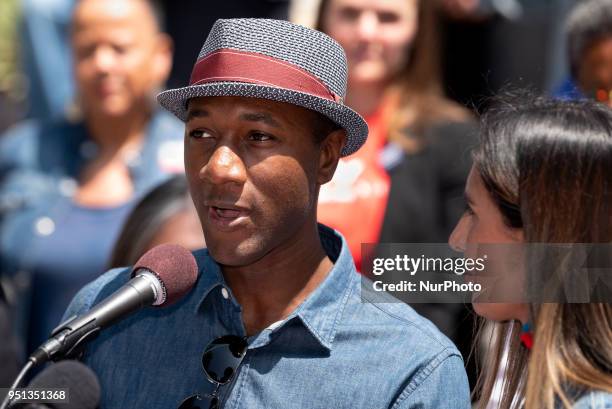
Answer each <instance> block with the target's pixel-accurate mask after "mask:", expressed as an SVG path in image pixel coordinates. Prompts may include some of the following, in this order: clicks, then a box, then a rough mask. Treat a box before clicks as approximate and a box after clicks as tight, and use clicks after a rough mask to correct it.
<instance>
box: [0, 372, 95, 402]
mask: <svg viewBox="0 0 612 409" xmlns="http://www.w3.org/2000/svg"><path fill="white" fill-rule="evenodd" d="M28 389H38V390H46V391H52V390H59V389H63V390H66V391H67V394H66V397H65V399H64V400H65V402H61V403H60V402H59V400H58V401H57V402H50V403H44V404H43V403H26V402H20V401H14V402H13V403H12V404H11V405H10V406H9V408H11V409H60V408H61V409H96V408H97V407H98V404H99V403H100V383H99V382H98V377H97V376H96V374H94V373H93V371H92V370H91V369H89V368H88V367H87V366H85V365H83V364H82V363H80V362H77V361H61V362H58V363H56V364H52V365H49V367H47V368H45V370H44V371H42V372H41V373H39V374H38V375H37V376H36V377H35V378H34V379H33V380H32V382H30V384H29V385H28Z"/></svg>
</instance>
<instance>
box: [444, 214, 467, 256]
mask: <svg viewBox="0 0 612 409" xmlns="http://www.w3.org/2000/svg"><path fill="white" fill-rule="evenodd" d="M467 219H468V218H467V217H465V215H464V216H462V217H461V219H459V221H458V222H457V225H456V226H455V228H454V229H453V232H452V233H451V234H450V236H449V238H448V244H449V245H450V247H451V248H452V249H453V250H455V251H459V252H462V253H463V252H465V250H466V247H467V231H468V225H467V223H468V220H467Z"/></svg>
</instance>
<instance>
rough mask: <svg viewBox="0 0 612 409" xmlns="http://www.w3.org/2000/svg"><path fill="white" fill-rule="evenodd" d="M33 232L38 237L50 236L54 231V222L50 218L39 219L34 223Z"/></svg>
mask: <svg viewBox="0 0 612 409" xmlns="http://www.w3.org/2000/svg"><path fill="white" fill-rule="evenodd" d="M34 231H35V232H36V234H38V235H39V236H50V235H51V234H53V232H54V231H55V222H54V221H53V220H52V219H51V218H50V217H46V216H45V217H40V218H38V219H36V221H35V222H34Z"/></svg>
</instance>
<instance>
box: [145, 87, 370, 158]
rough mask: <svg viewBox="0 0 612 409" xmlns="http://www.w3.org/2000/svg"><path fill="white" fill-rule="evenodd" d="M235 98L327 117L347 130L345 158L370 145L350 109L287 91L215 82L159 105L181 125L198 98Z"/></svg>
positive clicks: (176, 92) (167, 96)
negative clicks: (284, 104)
mask: <svg viewBox="0 0 612 409" xmlns="http://www.w3.org/2000/svg"><path fill="white" fill-rule="evenodd" d="M215 96H235V97H250V98H263V99H269V100H272V101H278V102H287V103H289V104H293V105H297V106H301V107H303V108H307V109H311V110H313V111H316V112H318V113H320V114H323V115H325V116H326V117H328V118H329V119H331V120H332V121H334V122H335V123H337V124H338V125H340V126H341V127H342V128H344V129H345V130H346V133H347V141H346V145H345V146H344V148H343V149H342V153H341V155H342V156H348V155H350V154H351V153H353V152H355V151H357V150H358V149H359V148H360V147H361V145H363V143H364V142H365V141H366V138H367V136H368V125H367V124H366V122H365V120H364V119H363V118H362V117H361V116H360V115H359V114H358V113H357V112H355V111H353V110H352V109H350V108H349V107H347V106H345V105H342V104H339V103H336V102H333V101H330V100H327V99H324V98H320V97H317V96H314V95H310V94H305V93H302V92H298V91H293V90H289V89H284V88H278V87H272V86H267V85H260V84H250V83H243V82H215V83H209V84H202V85H191V86H188V87H184V88H177V89H172V90H168V91H164V92H162V93H160V94H159V95H158V96H157V101H158V102H159V104H160V105H161V106H162V107H164V108H165V109H167V110H168V111H170V112H172V113H173V114H174V115H176V117H177V118H179V119H180V120H181V121H183V122H185V121H186V120H187V101H188V100H189V99H191V98H196V97H215Z"/></svg>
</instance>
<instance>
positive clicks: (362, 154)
mask: <svg viewBox="0 0 612 409" xmlns="http://www.w3.org/2000/svg"><path fill="white" fill-rule="evenodd" d="M384 108H385V107H384V106H383V107H381V108H379V109H378V111H377V112H375V113H374V114H372V115H371V116H369V117H366V118H365V120H366V122H367V123H368V127H369V134H368V139H367V141H366V143H365V144H364V145H363V146H362V147H361V148H360V149H359V150H358V151H357V152H355V153H354V154H352V155H350V156H347V157H345V158H342V159H340V162H339V163H338V168H337V169H336V173H335V174H334V177H333V179H332V180H331V181H330V182H328V183H327V184H325V185H323V186H321V191H320V193H319V205H318V209H317V219H318V221H319V222H320V223H323V224H325V225H326V226H329V227H331V228H333V229H335V230H338V231H339V232H340V233H342V235H343V236H344V238H345V239H346V241H347V243H348V246H349V249H350V250H351V254H352V255H353V259H354V260H355V266H356V268H357V271H361V262H362V254H361V244H362V243H376V242H378V238H379V236H380V230H381V228H382V223H383V218H384V216H385V209H386V207H387V199H388V196H389V188H390V185H391V181H390V179H389V175H388V174H387V172H386V171H385V169H383V167H382V166H381V165H380V163H379V156H380V152H381V150H382V149H383V148H384V146H385V144H386V142H387V128H386V126H385V122H384V118H383V113H384V112H386V111H385V109H384Z"/></svg>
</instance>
